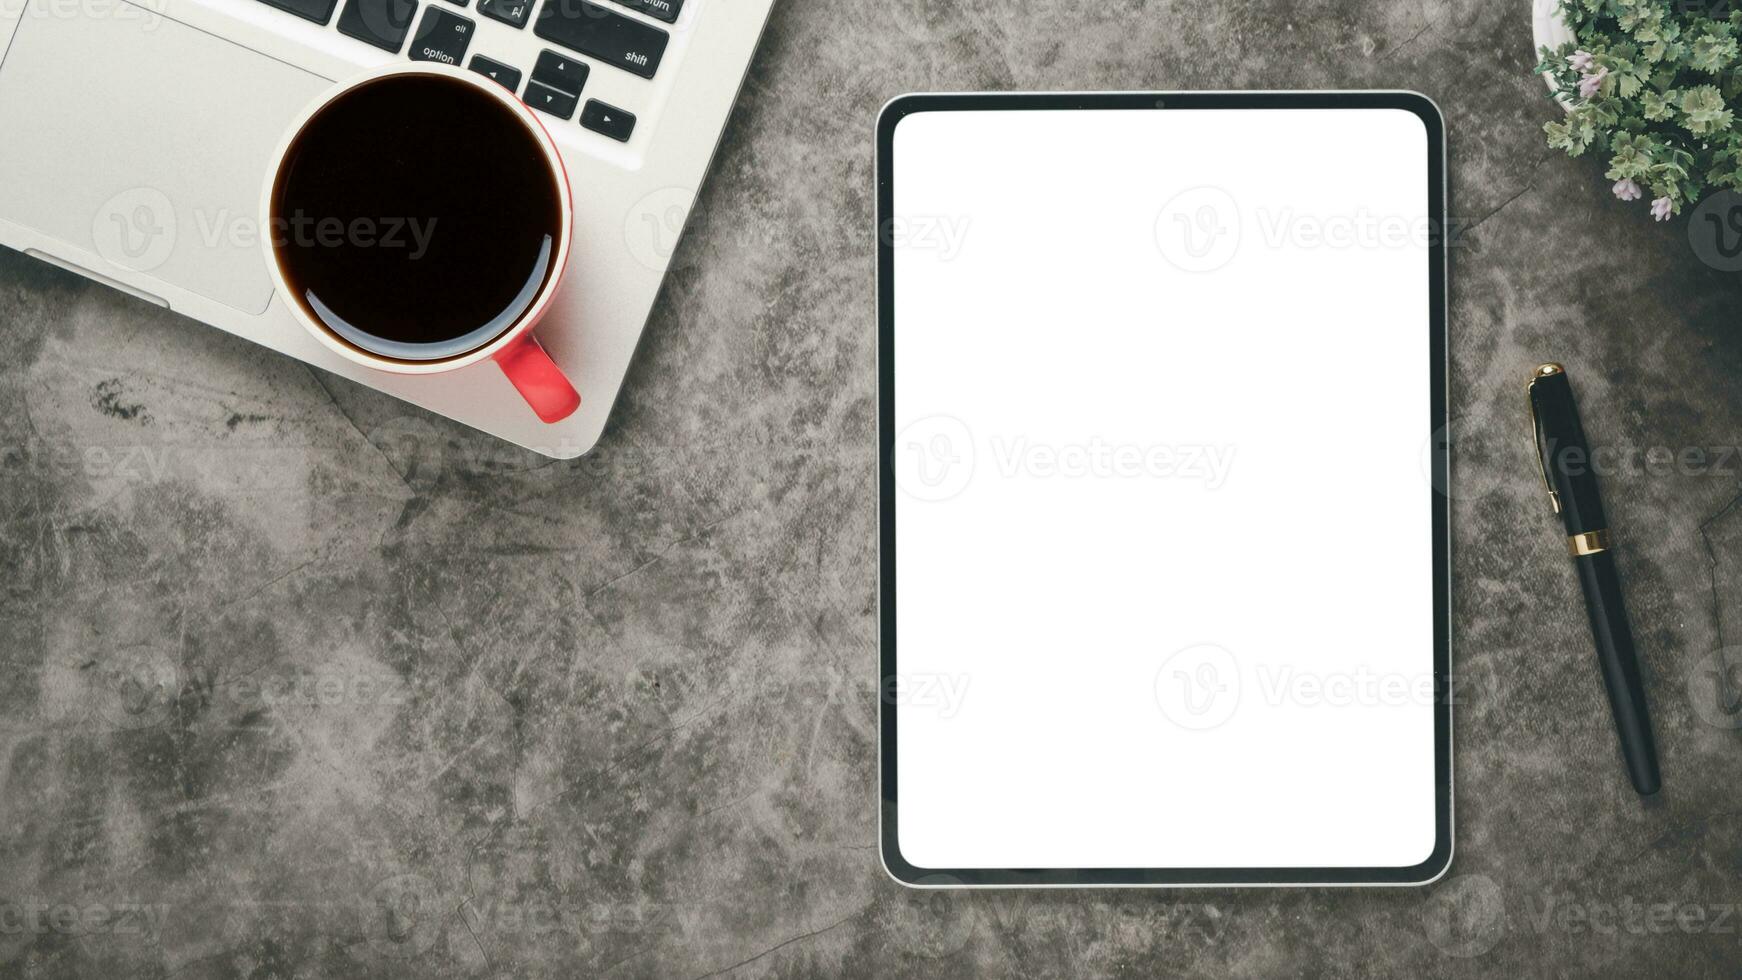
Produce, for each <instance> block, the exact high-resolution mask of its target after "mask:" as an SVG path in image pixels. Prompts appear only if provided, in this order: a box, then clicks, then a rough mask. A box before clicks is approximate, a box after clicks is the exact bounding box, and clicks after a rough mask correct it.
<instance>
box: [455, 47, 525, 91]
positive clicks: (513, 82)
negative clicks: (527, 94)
mask: <svg viewBox="0 0 1742 980" xmlns="http://www.w3.org/2000/svg"><path fill="white" fill-rule="evenodd" d="M466 67H468V68H470V69H472V70H473V71H475V72H477V73H478V74H480V75H484V76H487V77H489V78H492V79H494V80H496V81H498V82H501V83H502V87H503V88H506V89H507V90H508V91H510V92H513V91H515V90H517V89H519V88H520V69H518V68H512V67H510V66H508V65H505V64H503V63H502V62H500V61H492V60H490V59H489V58H486V57H484V56H483V55H481V54H475V55H473V56H472V63H471V64H470V65H467V66H466Z"/></svg>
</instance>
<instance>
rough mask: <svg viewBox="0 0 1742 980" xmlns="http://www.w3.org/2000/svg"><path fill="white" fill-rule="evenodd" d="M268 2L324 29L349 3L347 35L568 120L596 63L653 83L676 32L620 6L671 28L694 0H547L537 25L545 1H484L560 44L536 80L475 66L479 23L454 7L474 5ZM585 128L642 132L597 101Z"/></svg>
mask: <svg viewBox="0 0 1742 980" xmlns="http://www.w3.org/2000/svg"><path fill="white" fill-rule="evenodd" d="M260 2H262V3H265V4H266V5H268V6H271V7H275V8H277V9H279V10H282V11H285V12H287V13H290V14H295V15H296V16H298V17H302V18H304V19H306V20H311V21H314V22H315V23H317V24H320V25H322V26H326V25H327V24H328V23H330V22H331V21H332V19H333V11H334V9H335V8H338V7H340V5H341V3H342V5H343V6H342V9H339V14H338V23H337V25H336V27H337V28H338V31H339V33H341V34H344V35H345V36H347V37H352V38H355V39H357V40H359V41H362V42H364V43H365V44H371V45H374V46H375V47H377V48H380V49H382V50H383V51H390V52H392V53H394V54H400V53H404V54H405V55H406V56H407V57H409V58H411V59H412V60H414V61H437V62H441V63H443V64H449V65H455V66H463V67H466V68H470V69H471V70H472V71H475V72H478V73H479V74H482V75H485V76H488V77H489V78H491V79H494V80H495V81H496V82H497V83H499V84H501V85H503V86H504V87H506V88H508V89H509V90H510V91H513V92H516V93H517V94H518V95H519V96H520V98H521V100H522V101H524V102H525V103H526V104H527V105H529V106H531V107H532V108H534V109H537V110H538V111H540V112H543V113H546V114H548V115H551V116H554V117H556V118H559V119H565V120H567V119H574V118H575V113H576V109H577V108H580V105H581V96H582V94H583V93H585V92H586V90H587V79H588V77H589V75H590V74H591V72H592V70H593V65H595V64H597V65H601V66H604V67H605V68H606V69H608V70H617V71H624V72H628V73H629V74H631V75H634V76H637V77H639V78H643V79H652V78H653V77H654V76H655V75H657V74H658V72H659V67H660V62H661V61H663V60H664V58H665V48H666V44H667V42H668V41H669V40H670V35H668V34H667V33H666V32H665V30H664V29H662V28H660V27H658V26H656V25H654V24H651V23H648V22H647V21H645V20H639V19H637V18H635V17H630V16H626V15H625V14H624V13H622V12H620V11H619V10H615V9H612V8H613V7H617V8H622V10H628V11H633V12H634V13H637V14H642V15H645V16H646V17H649V18H651V19H653V20H656V21H663V22H664V23H667V24H670V23H673V22H675V21H676V20H677V18H678V15H679V14H680V13H682V11H683V4H684V0H608V2H600V3H595V2H592V0H543V4H542V6H541V7H540V8H539V10H538V16H537V19H536V21H535V20H534V19H533V16H532V15H533V5H534V3H535V2H537V0H478V6H477V13H478V14H479V15H481V16H482V17H484V18H487V19H488V20H490V21H494V22H496V23H499V24H505V25H507V26H508V27H510V28H513V29H515V30H525V29H526V27H527V25H528V23H531V24H532V33H533V34H534V35H535V36H537V37H538V38H540V39H542V40H544V41H548V42H550V43H551V44H552V45H554V47H551V48H546V49H544V50H543V51H542V52H541V53H540V54H539V56H538V60H537V63H536V64H535V65H533V66H532V69H531V77H530V78H526V68H525V66H523V65H514V64H508V63H506V62H504V61H502V60H500V59H499V58H491V57H486V56H485V55H483V54H472V55H471V60H470V61H467V60H466V59H467V54H468V50H469V49H470V47H471V45H472V41H473V37H474V35H475V33H476V30H477V27H478V22H477V21H475V20H473V19H472V18H470V17H466V16H462V15H461V14H459V13H456V12H455V10H454V9H451V8H461V9H464V8H465V7H466V5H467V4H468V3H469V2H470V0H427V2H425V3H423V4H421V5H420V4H419V3H418V0H260ZM420 6H421V10H422V18H421V19H419V18H418V13H419V9H420ZM414 22H415V24H416V30H415V31H414V30H413V27H412V25H413V23H414ZM492 30H502V28H492ZM408 37H409V38H410V39H411V43H410V44H409V45H407V44H406V39H407V38H408ZM523 78H525V79H526V81H525V86H524V88H523V87H522V86H521V80H522V79H523ZM637 84H639V83H637ZM578 122H579V125H580V126H581V127H582V128H584V129H587V130H591V131H592V132H594V133H597V134H598V135H600V136H602V137H605V138H607V139H611V140H616V141H617V142H619V143H627V142H628V141H629V139H630V137H631V136H632V135H634V132H635V114H634V113H632V112H628V111H626V110H624V109H620V108H617V107H616V106H612V105H609V104H607V103H605V102H602V101H600V100H598V99H588V100H587V103H586V108H585V109H584V110H582V111H581V112H580V117H579V120H578Z"/></svg>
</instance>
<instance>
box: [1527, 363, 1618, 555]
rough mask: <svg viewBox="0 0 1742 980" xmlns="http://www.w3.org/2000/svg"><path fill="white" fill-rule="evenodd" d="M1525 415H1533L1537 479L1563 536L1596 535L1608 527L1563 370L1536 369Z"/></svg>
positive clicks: (1589, 454)
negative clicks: (1554, 507)
mask: <svg viewBox="0 0 1742 980" xmlns="http://www.w3.org/2000/svg"><path fill="white" fill-rule="evenodd" d="M1530 407H1531V413H1532V414H1533V415H1534V416H1535V417H1536V436H1537V446H1538V451H1539V452H1541V453H1542V470H1543V476H1544V477H1545V478H1546V479H1547V480H1548V484H1549V489H1550V490H1551V491H1553V492H1554V493H1555V495H1556V497H1557V498H1558V499H1559V502H1560V510H1561V518H1562V519H1563V520H1565V521H1566V526H1567V534H1569V535H1572V534H1584V533H1585V532H1587V531H1601V530H1604V529H1606V528H1608V526H1609V520H1608V518H1607V517H1605V516H1604V515H1603V501H1602V499H1601V498H1600V497H1599V496H1598V495H1597V474H1596V470H1595V467H1594V464H1593V462H1592V460H1591V447H1590V446H1589V445H1588V444H1587V443H1586V442H1585V428H1584V426H1583V425H1581V424H1580V423H1579V410H1578V406H1577V405H1576V404H1575V403H1574V401H1573V386H1572V384H1571V383H1570V382H1568V381H1567V374H1566V372H1565V371H1564V370H1559V369H1556V370H1554V371H1552V372H1549V371H1548V370H1547V368H1546V367H1545V368H1541V369H1538V371H1537V375H1536V378H1535V380H1534V381H1532V382H1531V385H1530Z"/></svg>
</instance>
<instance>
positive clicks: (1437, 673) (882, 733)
mask: <svg viewBox="0 0 1742 980" xmlns="http://www.w3.org/2000/svg"><path fill="white" fill-rule="evenodd" d="M1012 109H1019V110H1036V109H1040V110H1069V109H1096V110H1106V109H1119V110H1131V111H1139V112H1158V111H1159V112H1189V111H1191V110H1194V109H1298V110H1308V111H1310V110H1327V109H1328V110H1337V109H1401V110H1404V111H1406V112H1410V113H1412V114H1414V115H1415V116H1416V117H1418V118H1419V119H1420V120H1421V121H1422V125H1423V126H1424V127H1425V129H1426V133H1427V143H1428V145H1427V151H1428V152H1427V168H1426V169H1427V181H1428V209H1429V215H1430V219H1431V221H1432V222H1433V234H1432V235H1431V237H1430V241H1429V246H1428V265H1429V305H1430V307H1431V309H1430V310H1429V320H1430V329H1431V330H1432V337H1431V339H1430V346H1431V351H1430V355H1429V356H1430V359H1431V361H1432V363H1431V365H1430V373H1431V381H1430V385H1429V390H1430V395H1429V399H1430V404H1429V406H1428V409H1429V418H1428V426H1427V428H1426V429H1425V430H1424V431H1423V436H1424V438H1426V439H1428V440H1429V445H1430V451H1429V454H1430V456H1431V458H1432V464H1431V465H1432V472H1433V479H1432V481H1431V484H1430V485H1429V486H1428V487H1427V488H1425V491H1424V492H1426V493H1427V494H1429V496H1430V497H1431V498H1432V511H1433V518H1432V519H1433V563H1434V568H1433V590H1434V692H1435V697H1434V847H1433V851H1432V853H1431V854H1430V855H1429V856H1428V858H1427V860H1425V861H1423V862H1422V863H1420V864H1417V865H1412V866H1408V867H1333V868H1312V867H1283V868H1041V869H1034V868H997V869H989V868H922V867H917V866H915V865H913V864H910V863H909V862H908V861H907V860H906V859H905V858H903V857H902V855H901V849H900V842H899V834H898V832H897V828H898V819H899V809H898V806H897V800H896V795H897V794H896V788H897V785H898V784H897V780H896V752H895V739H896V723H897V718H896V703H895V699H894V698H893V697H891V696H890V692H891V691H892V690H893V689H894V688H893V684H894V679H895V677H896V675H897V668H896V649H895V615H896V612H895V506H896V500H897V496H896V484H895V470H894V467H893V465H892V460H893V458H894V450H895V404H894V397H893V393H894V384H895V320H894V317H895V312H894V311H895V302H894V299H895V279H894V250H893V246H892V236H891V235H889V234H886V233H885V229H886V228H888V227H889V223H890V221H891V218H892V217H893V215H894V211H895V184H894V180H895V168H894V147H895V130H896V127H897V125H899V124H900V122H901V120H903V119H905V118H906V117H908V116H910V115H914V114H915V113H921V112H997V111H1004V110H1012ZM876 179H877V402H878V404H877V435H878V440H877V441H878V535H879V548H878V637H879V642H878V666H879V675H878V688H877V689H878V695H879V702H880V708H879V715H878V716H879V726H878V753H879V764H878V769H879V776H878V779H879V784H880V790H881V793H880V800H879V840H880V849H881V853H882V858H883V865H884V868H885V869H886V870H887V871H888V873H889V875H890V876H891V877H893V878H894V879H895V880H896V881H899V882H901V883H903V884H906V885H913V886H918V887H1100V886H1138V887H1141V886H1193V885H1199V886H1253V885H1421V884H1427V883H1429V882H1432V881H1434V880H1436V879H1438V878H1439V877H1440V876H1441V875H1443V874H1445V872H1446V869H1447V868H1448V867H1450V865H1451V859H1452V713H1451V536H1450V527H1449V512H1448V506H1447V496H1446V494H1445V493H1443V492H1441V490H1440V489H1439V488H1444V487H1446V486H1447V478H1448V475H1449V470H1450V447H1449V445H1448V443H1447V441H1446V439H1444V438H1443V433H1444V431H1445V425H1446V416H1447V405H1446V375H1447V361H1446V273H1447V269H1446V227H1447V226H1446V183H1445V124H1444V121H1443V119H1442V118H1441V116H1440V112H1439V108H1438V107H1437V106H1436V105H1434V103H1433V102H1432V101H1431V100H1430V99H1428V98H1427V97H1426V96H1424V95H1421V94H1419V93H1415V92H1390V91H1385V92H1121V93H1057V94H917V95H904V96H901V97H898V98H896V99H894V100H892V101H890V102H889V103H888V104H887V105H885V106H884V107H883V111H882V112H881V114H880V115H879V116H878V120H877V178H876Z"/></svg>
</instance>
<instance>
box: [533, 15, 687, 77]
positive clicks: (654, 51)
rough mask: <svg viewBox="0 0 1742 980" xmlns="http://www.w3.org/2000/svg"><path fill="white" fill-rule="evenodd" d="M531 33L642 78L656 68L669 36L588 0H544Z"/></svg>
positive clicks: (651, 73) (655, 28) (656, 69)
mask: <svg viewBox="0 0 1742 980" xmlns="http://www.w3.org/2000/svg"><path fill="white" fill-rule="evenodd" d="M532 30H533V33H535V34H537V35H538V36H539V37H542V38H544V39H545V40H546V41H555V42H556V43H558V44H560V45H562V46H563V47H565V48H573V49H574V50H576V51H579V52H580V53H582V54H584V55H587V56H588V57H592V58H597V59H599V60H600V61H603V62H605V63H606V64H608V65H616V66H617V67H618V68H621V69H623V70H624V71H627V72H633V73H635V74H637V75H640V76H641V77H642V78H652V77H653V73H654V72H656V71H658V70H659V59H660V58H662V57H664V56H665V43H666V42H667V41H669V40H670V37H669V36H667V35H666V33H665V32H664V31H662V30H660V29H659V28H657V27H653V26H651V25H649V24H644V23H642V22H641V21H638V20H633V19H631V18H629V17H625V16H623V15H622V14H619V13H616V12H615V11H610V10H606V9H605V8H604V7H601V6H599V5H598V4H596V3H589V2H587V0H545V2H544V6H543V7H541V8H539V11H538V23H537V24H536V25H534V26H533V28H532Z"/></svg>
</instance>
